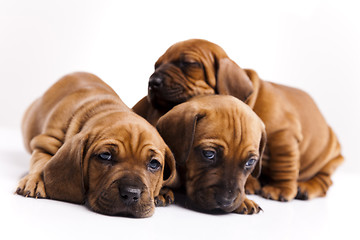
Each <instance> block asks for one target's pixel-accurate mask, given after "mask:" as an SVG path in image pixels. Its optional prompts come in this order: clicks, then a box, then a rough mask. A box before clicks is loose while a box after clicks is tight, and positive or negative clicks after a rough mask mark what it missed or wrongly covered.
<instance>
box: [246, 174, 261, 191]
mask: <svg viewBox="0 0 360 240" xmlns="http://www.w3.org/2000/svg"><path fill="white" fill-rule="evenodd" d="M260 192H261V185H260V182H259V181H258V180H257V179H256V178H254V177H253V176H251V175H250V176H249V177H248V179H247V180H246V183H245V193H246V194H259V193H260Z"/></svg>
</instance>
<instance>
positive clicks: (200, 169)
mask: <svg viewBox="0 0 360 240" xmlns="http://www.w3.org/2000/svg"><path fill="white" fill-rule="evenodd" d="M157 129H158V131H159V132H160V134H161V135H162V137H163V138H164V140H165V142H166V143H167V144H168V145H169V147H170V149H171V150H172V151H173V153H174V156H175V159H176V163H177V165H178V166H179V167H180V168H183V169H185V172H186V174H185V179H181V181H182V183H183V184H185V186H186V192H187V196H188V197H189V198H190V200H191V201H192V202H193V203H194V204H195V205H196V206H197V207H199V208H201V209H204V210H212V209H221V210H223V211H225V212H232V211H234V210H235V209H237V208H238V207H239V206H240V204H241V203H242V202H243V200H244V197H245V193H244V185H245V182H246V179H247V177H248V176H249V174H251V173H252V174H253V175H254V176H258V175H259V173H260V168H261V157H262V153H263V150H264V148H265V142H266V134H265V127H264V124H263V123H262V121H261V120H260V119H259V118H258V117H257V115H256V114H255V113H254V112H253V111H252V110H251V109H250V108H249V107H248V106H247V105H246V104H244V103H242V102H241V101H239V100H237V99H236V98H234V97H231V96H205V97H197V98H193V99H191V100H190V101H188V102H186V103H183V104H180V105H178V106H176V107H174V108H173V109H172V110H170V111H169V112H168V113H167V114H165V115H164V116H163V117H162V118H160V120H159V122H158V124H157Z"/></svg>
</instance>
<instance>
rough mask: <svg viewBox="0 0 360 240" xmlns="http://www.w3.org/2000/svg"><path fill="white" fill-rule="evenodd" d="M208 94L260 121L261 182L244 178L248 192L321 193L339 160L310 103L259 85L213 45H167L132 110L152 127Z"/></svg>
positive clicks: (296, 93)
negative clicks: (230, 99) (234, 102)
mask: <svg viewBox="0 0 360 240" xmlns="http://www.w3.org/2000/svg"><path fill="white" fill-rule="evenodd" d="M155 83H156V84H155ZM170 93H171V94H170ZM209 94H222V95H232V96H235V97H237V98H239V99H240V100H242V101H244V102H246V103H247V104H248V105H249V106H250V107H251V108H252V109H253V110H254V111H255V113H256V114H257V115H258V116H259V117H260V118H261V119H262V121H263V122H264V123H265V126H266V133H267V136H268V144H267V147H266V150H265V156H264V161H263V172H262V175H261V176H262V178H263V179H266V181H264V182H263V186H262V187H261V188H260V184H259V183H258V182H257V180H255V179H252V178H249V180H248V183H247V191H249V192H251V193H254V192H261V194H262V196H263V197H265V198H269V199H274V200H279V201H289V200H291V199H293V198H295V197H297V198H298V199H304V200H305V199H312V198H315V197H321V196H325V195H326V192H327V190H328V188H329V187H330V186H331V184H332V181H331V178H330V177H331V175H332V173H333V172H334V170H335V169H336V168H337V167H338V166H339V165H340V164H341V163H342V162H343V160H344V159H343V156H342V155H341V150H340V144H339V142H338V139H337V137H336V136H335V134H334V132H333V131H332V129H331V128H330V127H329V126H328V124H327V123H326V121H325V119H324V117H323V116H322V114H321V113H320V111H319V109H318V108H317V106H316V104H315V103H314V101H313V100H312V99H311V97H310V96H309V95H308V94H307V93H305V92H303V91H301V90H299V89H295V88H291V87H287V86H283V85H280V84H275V83H272V82H267V81H263V80H261V79H260V78H259V76H258V75H257V73H256V72H255V71H253V70H249V69H242V68H240V67H239V66H238V65H237V64H236V63H235V62H234V61H232V60H231V59H230V58H229V57H228V56H227V54H226V53H225V51H224V50H223V49H222V48H221V47H219V46H218V45H216V44H214V43H211V42H208V41H206V40H200V39H192V40H187V41H183V42H179V43H176V44H174V45H173V46H171V47H170V48H169V49H168V50H167V51H166V52H165V54H164V55H162V56H161V57H160V58H159V59H158V61H157V62H156V64H155V72H154V74H153V75H152V76H151V77H150V80H149V94H148V96H147V97H145V98H143V99H142V100H140V101H139V103H138V104H136V105H135V106H134V107H133V109H134V111H135V112H137V113H139V114H140V115H142V116H143V117H145V118H146V119H148V121H149V122H150V123H152V124H156V121H157V119H158V117H159V116H161V115H162V114H164V113H165V112H166V111H168V110H169V109H171V108H172V107H173V106H175V105H177V104H179V103H181V102H184V101H186V100H188V99H190V98H191V97H193V96H197V95H209ZM219 121H222V120H221V119H219ZM224 131H226V129H224ZM228 134H231V133H230V132H229V133H228Z"/></svg>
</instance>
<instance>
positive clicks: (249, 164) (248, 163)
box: [245, 157, 257, 169]
mask: <svg viewBox="0 0 360 240" xmlns="http://www.w3.org/2000/svg"><path fill="white" fill-rule="evenodd" d="M256 160H257V159H256V158H254V157H252V158H250V159H249V160H248V161H247V162H246V163H245V168H247V169H249V168H251V167H252V166H254V164H255V163H256Z"/></svg>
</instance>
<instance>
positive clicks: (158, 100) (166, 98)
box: [148, 90, 192, 110]
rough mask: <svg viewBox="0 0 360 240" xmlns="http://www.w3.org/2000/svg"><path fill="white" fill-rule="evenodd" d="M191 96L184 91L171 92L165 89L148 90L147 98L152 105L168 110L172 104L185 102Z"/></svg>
mask: <svg viewBox="0 0 360 240" xmlns="http://www.w3.org/2000/svg"><path fill="white" fill-rule="evenodd" d="M191 97H192V96H191V95H188V94H185V92H181V93H177V94H171V93H169V92H166V90H161V91H160V90H149V91H148V99H149V101H150V102H151V104H152V105H153V106H155V107H156V108H160V109H166V110H170V109H171V108H173V107H174V106H176V105H178V104H180V103H183V102H186V101H187V100H189V99H190V98H191Z"/></svg>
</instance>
